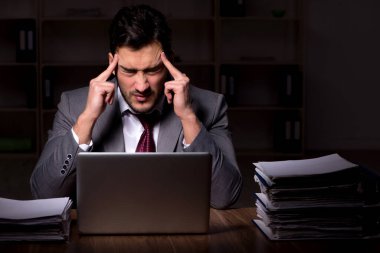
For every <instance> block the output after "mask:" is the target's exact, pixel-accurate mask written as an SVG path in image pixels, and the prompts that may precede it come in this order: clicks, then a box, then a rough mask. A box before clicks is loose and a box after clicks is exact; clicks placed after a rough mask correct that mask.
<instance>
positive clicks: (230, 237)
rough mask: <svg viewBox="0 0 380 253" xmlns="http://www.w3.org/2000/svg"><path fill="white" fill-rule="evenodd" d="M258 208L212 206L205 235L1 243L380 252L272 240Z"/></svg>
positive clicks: (62, 248)
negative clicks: (257, 221) (259, 222)
mask: <svg viewBox="0 0 380 253" xmlns="http://www.w3.org/2000/svg"><path fill="white" fill-rule="evenodd" d="M255 215H256V212H255V208H240V209H233V210H214V209H211V221H210V232H209V234H205V235H148V236H145V235H116V236H88V235H87V236H84V235H79V234H78V232H77V227H76V221H75V220H74V221H73V223H72V226H71V236H70V240H69V241H68V242H53V243H7V244H0V253H8V252H9V253H17V252H20V253H21V252H22V253H25V252H26V253H27V252H36V253H39V252H57V253H59V252H67V253H71V252H80V253H84V252H86V253H87V252H99V253H112V252H163V253H170V252H178V253H181V252H210V253H211V252H216V253H221V252H230V253H238V252H250V253H255V252H256V253H261V252H271V253H273V252H281V253H285V252H291V253H297V252H307V253H309V252H310V253H313V252H324V253H325V252H337V253H338V252H344V253H347V252H355V253H372V252H373V253H374V252H377V253H378V252H380V240H371V241H364V240H324V241H270V240H268V239H267V238H266V237H265V236H264V235H263V234H262V233H261V231H260V230H259V229H258V228H257V227H256V226H255V225H254V224H253V223H252V222H251V219H252V218H253V217H255Z"/></svg>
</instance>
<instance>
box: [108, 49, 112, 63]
mask: <svg viewBox="0 0 380 253" xmlns="http://www.w3.org/2000/svg"><path fill="white" fill-rule="evenodd" d="M112 60H113V54H112V53H111V52H109V53H108V64H111V62H112Z"/></svg>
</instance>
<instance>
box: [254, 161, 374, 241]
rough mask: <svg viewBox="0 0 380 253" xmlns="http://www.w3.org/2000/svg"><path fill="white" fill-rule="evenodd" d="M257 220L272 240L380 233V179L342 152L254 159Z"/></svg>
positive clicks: (357, 236)
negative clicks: (279, 158) (311, 156)
mask: <svg viewBox="0 0 380 253" xmlns="http://www.w3.org/2000/svg"><path fill="white" fill-rule="evenodd" d="M254 165H255V166H256V168H255V176H254V179H255V181H256V182H257V183H258V184H259V186H260V191H261V192H260V193H255V197H256V208H257V209H256V210H257V218H256V219H254V220H253V222H254V223H255V224H256V225H257V226H258V227H259V228H260V229H261V231H262V232H263V233H264V234H265V235H266V236H267V237H268V238H270V239H272V240H300V239H338V238H341V239H347V238H354V239H364V238H377V237H380V226H379V225H378V220H380V196H379V195H378V191H377V192H376V189H378V185H380V179H379V178H376V177H374V174H370V173H368V171H367V170H363V168H361V167H360V166H358V165H356V164H354V163H351V162H349V161H347V160H346V159H344V158H342V157H341V156H339V155H338V154H332V155H327V156H323V157H318V158H313V159H304V160H286V161H275V162H258V163H254Z"/></svg>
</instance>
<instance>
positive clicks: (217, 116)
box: [30, 5, 242, 208]
mask: <svg viewBox="0 0 380 253" xmlns="http://www.w3.org/2000/svg"><path fill="white" fill-rule="evenodd" d="M110 49H111V50H110V51H111V52H110V53H109V54H108V58H109V66H108V68H107V69H106V70H105V71H104V72H103V73H101V74H100V75H99V76H97V77H96V78H94V79H93V80H91V81H90V84H89V87H86V88H81V89H77V90H74V91H69V92H64V93H63V94H62V97H61V101H60V103H59V104H58V111H57V113H56V116H55V119H54V123H53V127H52V130H51V131H49V139H48V141H47V143H46V145H45V147H44V150H43V152H42V154H41V157H40V159H39V161H38V163H37V165H36V167H35V169H34V171H33V174H32V176H31V180H30V182H31V188H32V193H33V195H34V196H35V197H36V198H49V197H59V196H71V197H74V198H75V194H76V192H75V184H76V156H77V154H78V153H79V152H86V151H87V152H90V151H97V152H135V151H139V150H138V149H139V145H140V144H139V139H140V136H141V134H142V133H144V131H145V130H144V128H143V127H142V124H143V123H142V122H140V119H141V117H142V116H144V117H145V116H146V117H148V116H149V117H150V118H152V117H153V118H155V121H154V123H153V124H154V127H153V132H152V133H151V134H150V135H151V137H153V140H152V141H154V142H155V144H152V145H150V148H152V149H151V150H150V151H153V152H154V151H157V152H209V153H210V154H211V155H212V182H211V203H210V204H211V206H212V207H214V208H226V207H228V206H230V205H231V204H233V203H234V202H235V201H236V199H237V198H238V196H239V193H240V189H241V182H242V180H241V174H240V172H239V169H238V166H237V163H236V159H235V153H234V149H233V146H232V143H231V140H230V135H229V132H228V120H227V114H226V110H227V105H226V103H225V101H224V98H223V96H222V95H220V94H216V93H213V92H210V91H206V90H201V89H199V88H196V87H194V86H191V85H190V79H189V78H188V77H187V76H186V75H185V74H184V73H182V72H180V71H179V70H178V69H177V68H176V67H174V66H173V65H172V63H171V62H170V59H171V58H172V50H171V44H170V29H169V27H168V25H167V23H166V20H165V18H164V16H163V15H162V14H161V13H160V12H158V11H157V10H155V9H152V8H150V7H149V6H146V5H138V6H132V7H129V8H128V7H126V8H122V9H121V10H120V11H119V12H118V13H117V14H116V16H115V17H114V20H113V21H112V24H111V27H110ZM147 115H148V116H147ZM153 115H154V116H153ZM136 146H137V147H138V148H136ZM179 169H180V168H179ZM105 176H106V175H105ZM94 187H96V186H94Z"/></svg>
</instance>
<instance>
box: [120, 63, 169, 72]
mask: <svg viewBox="0 0 380 253" xmlns="http://www.w3.org/2000/svg"><path fill="white" fill-rule="evenodd" d="M163 65H164V63H163V62H160V63H159V64H157V65H156V66H153V67H150V68H146V69H142V71H143V72H154V71H157V70H159V69H160V68H162V67H163ZM119 67H120V68H121V69H123V70H124V71H127V72H137V71H139V69H135V68H127V67H125V66H122V65H119Z"/></svg>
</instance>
